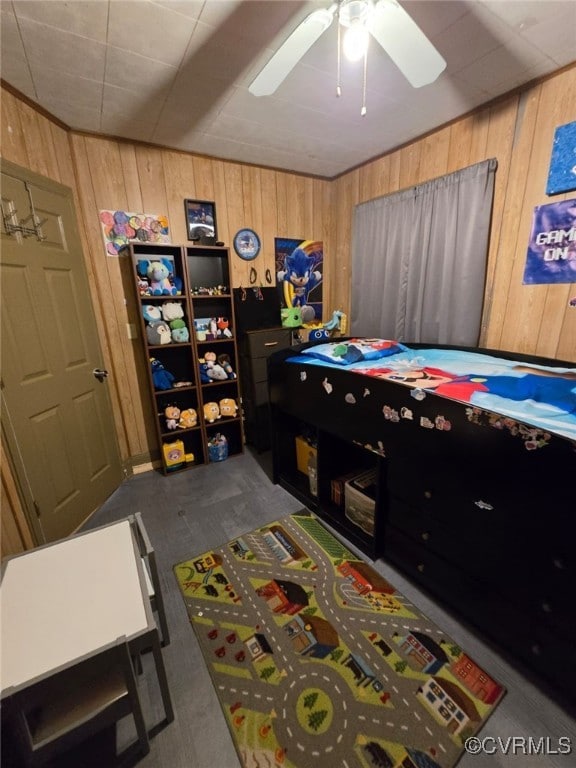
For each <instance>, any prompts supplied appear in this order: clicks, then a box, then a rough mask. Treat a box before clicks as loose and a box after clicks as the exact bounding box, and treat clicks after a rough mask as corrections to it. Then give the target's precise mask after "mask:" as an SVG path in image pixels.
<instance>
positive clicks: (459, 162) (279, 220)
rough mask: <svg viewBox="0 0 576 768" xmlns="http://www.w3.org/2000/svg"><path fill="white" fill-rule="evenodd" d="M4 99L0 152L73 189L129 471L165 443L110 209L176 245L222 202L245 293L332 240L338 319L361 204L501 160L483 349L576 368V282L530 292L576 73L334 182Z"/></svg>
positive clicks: (6, 479)
mask: <svg viewBox="0 0 576 768" xmlns="http://www.w3.org/2000/svg"><path fill="white" fill-rule="evenodd" d="M1 96H2V99H1V109H2V113H1V136H2V146H1V154H2V156H3V157H4V158H6V159H7V160H10V161H12V162H14V163H16V164H18V165H21V166H23V167H25V168H28V169H31V170H33V171H35V172H37V173H40V174H43V175H45V176H47V177H49V178H51V179H54V180H56V181H59V182H61V183H63V184H66V185H68V186H70V187H71V188H72V190H73V192H74V196H75V200H76V206H77V211H78V220H79V229H80V234H81V238H82V242H83V248H84V254H85V258H86V266H87V269H88V273H89V276H90V283H91V290H92V299H93V303H94V308H95V312H96V318H97V323H98V328H99V333H100V340H101V345H102V353H103V365H104V366H105V367H106V368H108V370H110V372H111V379H110V395H111V398H112V405H113V409H114V416H115V420H116V427H117V434H118V443H119V446H120V452H121V456H122V458H123V460H124V461H125V462H126V464H127V465H129V464H131V463H132V464H138V463H140V462H146V461H147V460H149V457H150V452H151V450H152V449H153V447H154V444H155V437H154V434H153V430H152V428H151V425H152V419H151V418H150V408H151V406H150V403H149V401H148V397H147V394H146V391H145V387H144V385H143V382H144V381H145V377H144V376H143V366H144V365H145V360H144V358H143V355H142V351H141V345H140V341H139V339H135V340H132V339H129V338H128V335H129V334H128V325H134V326H135V328H138V325H137V315H136V305H135V300H134V298H133V295H132V282H131V281H132V275H131V267H130V265H129V263H128V260H127V259H126V258H125V257H120V258H112V257H108V256H106V253H105V249H104V245H103V240H102V234H101V231H100V225H99V221H98V212H99V211H100V210H101V209H116V208H120V209H124V210H136V211H144V212H151V213H157V214H162V213H164V214H166V215H167V216H168V218H169V221H170V228H171V235H172V241H173V242H175V243H178V242H181V243H186V229H185V219H184V204H183V200H184V199H185V198H193V199H201V200H214V202H215V203H216V213H217V221H218V236H219V238H220V239H222V240H223V241H224V242H225V243H227V244H231V242H232V237H233V236H234V234H235V232H236V231H237V230H238V229H240V228H241V227H252V228H253V229H255V230H256V231H257V232H258V233H259V234H260V236H261V238H262V244H263V248H262V252H261V254H260V255H259V257H258V258H257V260H256V261H255V262H251V263H247V262H244V261H242V260H240V259H238V258H236V257H234V256H233V257H232V268H233V272H232V282H233V285H234V286H240V285H248V283H249V274H248V273H249V270H250V267H251V266H254V267H255V268H256V269H257V272H258V279H259V281H262V282H264V276H265V271H266V269H270V271H271V272H272V274H274V238H275V237H294V238H299V237H305V238H310V239H318V240H322V241H323V242H324V252H325V273H324V275H325V282H324V306H325V313H326V316H327V317H329V316H330V314H331V312H332V310H334V309H336V308H339V309H342V310H344V311H345V312H347V313H348V314H349V313H350V287H351V279H352V264H351V256H350V242H351V228H352V218H353V211H354V206H355V205H357V204H358V203H360V202H363V201H366V200H369V199H372V198H375V197H378V196H381V195H384V194H387V193H389V192H394V191H397V190H399V189H403V188H405V187H407V186H410V185H413V184H418V183H421V182H424V181H427V180H429V179H432V178H435V177H437V176H441V175H442V174H445V173H449V172H451V171H454V170H457V169H459V168H463V167H465V166H467V165H470V164H473V163H476V162H479V161H481V160H484V159H486V158H489V157H495V158H497V160H498V170H497V173H496V190H495V199H494V213H493V222H492V235H491V241H490V254H489V266H488V275H487V283H486V299H485V309H484V315H483V322H482V338H481V344H482V345H483V346H488V347H493V348H496V349H506V350H510V351H518V352H524V353H528V354H530V353H532V354H539V355H546V356H549V357H557V358H560V359H566V360H576V308H569V307H568V302H569V299H570V298H571V297H573V296H574V295H576V286H575V285H564V284H563V285H550V286H545V285H541V286H540V285H538V286H523V285H522V274H523V269H524V262H525V257H526V247H527V241H528V236H529V233H530V225H531V217H532V210H533V208H534V206H535V205H540V204H542V203H546V202H550V200H551V199H550V198H547V197H546V195H545V192H544V190H545V186H546V177H547V173H548V165H549V161H550V151H551V147H552V141H553V135H554V129H555V128H556V127H557V126H558V125H563V124H565V123H567V122H570V121H572V120H574V119H576V66H574V67H572V68H569V69H567V70H564V71H562V72H559V73H557V74H556V75H555V76H553V77H551V78H549V79H548V80H546V81H544V82H542V83H540V84H538V85H535V86H533V87H531V88H529V89H527V90H525V91H524V92H523V93H521V94H519V95H515V96H513V97H509V98H508V99H505V100H503V101H501V102H499V103H498V104H496V105H493V106H491V107H486V108H484V109H482V110H479V111H477V112H475V113H474V114H473V115H471V116H468V117H465V118H463V119H461V120H458V121H456V122H454V123H453V124H451V125H450V126H447V127H444V128H441V129H439V130H437V131H435V132H433V133H431V134H430V135H428V136H426V137H424V138H422V139H420V140H418V141H414V142H412V143H411V144H409V145H406V146H405V147H403V148H401V149H399V150H397V151H396V152H392V153H390V154H388V155H387V156H385V157H382V158H380V159H378V160H374V161H372V162H370V163H367V164H366V165H364V166H362V167H361V168H358V169H356V170H354V171H351V172H350V173H347V174H345V175H343V176H341V177H340V178H338V179H336V180H333V181H325V180H324V181H323V180H319V179H313V178H309V177H305V176H301V175H298V174H292V173H285V172H281V171H273V170H268V169H264V168H257V167H253V166H245V165H242V164H240V163H232V162H226V161H221V160H215V159H210V158H205V157H198V156H194V155H189V154H186V153H182V152H176V151H169V150H163V149H159V148H153V147H148V146H142V145H136V144H131V143H128V142H122V141H114V140H109V139H103V138H97V137H94V136H86V135H83V134H77V133H73V132H67V131H66V130H65V129H64V128H62V127H60V126H59V125H57V124H56V123H54V122H53V121H51V120H50V119H48V118H46V117H44V116H43V115H42V114H40V112H38V111H37V110H35V109H34V108H33V107H31V106H29V105H28V104H26V103H25V102H24V101H21V100H20V99H18V98H17V97H16V96H14V95H13V94H12V93H10V92H8V91H6V90H5V89H2V93H1ZM572 195H573V196H574V193H572ZM569 196H570V195H566V196H562V195H559V196H555V197H554V198H552V200H561V199H564V198H565V197H569ZM2 483H3V487H4V488H8V487H9V488H13V485H14V483H13V479H12V477H11V475H10V471H9V468H8V467H7V464H6V462H5V461H3V462H2ZM3 497H4V498H3V500H4V501H5V502H6V501H7V500H6V497H5V495H4V494H3ZM10 498H11V499H13V498H14V493H11V497H10ZM3 506H6V504H4V505H3ZM8 506H10V505H9V504H8ZM4 513H5V510H3V512H2V514H3V515H4ZM20 518H21V514H20V515H19V517H18V519H20ZM12 529H13V527H12V526H11V530H12ZM26 545H27V542H26V541H24V540H23V541H22V546H23V547H25V546H26Z"/></svg>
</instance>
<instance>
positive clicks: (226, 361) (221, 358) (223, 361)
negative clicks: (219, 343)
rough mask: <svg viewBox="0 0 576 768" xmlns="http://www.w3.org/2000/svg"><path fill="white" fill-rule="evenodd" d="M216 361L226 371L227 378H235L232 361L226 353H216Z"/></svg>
mask: <svg viewBox="0 0 576 768" xmlns="http://www.w3.org/2000/svg"><path fill="white" fill-rule="evenodd" d="M218 363H219V365H220V366H221V367H222V369H223V370H224V372H225V373H226V378H227V379H235V378H236V374H235V373H234V371H233V369H232V362H231V360H230V355H227V354H225V353H223V354H221V355H218Z"/></svg>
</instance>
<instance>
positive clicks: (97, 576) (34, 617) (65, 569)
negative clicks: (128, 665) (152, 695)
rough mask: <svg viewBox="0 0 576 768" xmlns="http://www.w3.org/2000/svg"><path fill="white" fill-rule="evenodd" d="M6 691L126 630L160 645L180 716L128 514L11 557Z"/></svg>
mask: <svg viewBox="0 0 576 768" xmlns="http://www.w3.org/2000/svg"><path fill="white" fill-rule="evenodd" d="M0 620H1V630H0V639H1V644H0V686H1V697H2V698H4V697H5V696H9V695H10V694H11V693H13V692H14V691H15V690H18V689H21V688H23V687H26V686H28V685H31V684H32V683H34V682H36V681H38V680H40V679H42V678H44V677H47V676H49V675H50V674H52V673H54V672H55V671H56V670H59V669H61V668H65V667H69V666H72V665H73V664H74V663H76V662H78V661H79V660H80V659H82V658H85V657H86V656H90V655H94V654H97V653H98V650H99V649H100V648H103V647H104V646H106V645H108V644H110V643H112V642H114V641H115V640H116V639H117V638H118V637H121V636H125V637H126V639H127V641H128V643H129V644H130V647H131V648H132V649H133V650H134V652H135V653H137V652H140V651H142V650H145V649H147V648H150V649H152V651H153V654H154V661H155V664H156V672H157V675H158V682H159V685H160V691H161V694H162V699H163V703H164V710H165V714H166V719H167V721H168V722H170V721H171V720H173V719H174V713H173V709H172V703H171V699H170V693H169V690H168V683H167V679H166V671H165V668H164V662H163V659H162V654H161V650H160V642H159V637H158V630H157V627H156V624H155V621H154V618H153V614H152V610H151V607H150V601H149V598H148V591H147V588H146V583H145V579H144V572H143V567H142V562H141V559H140V556H139V553H138V551H137V548H136V543H135V541H134V537H133V535H132V529H131V527H130V523H129V521H128V520H121V521H120V522H117V523H113V524H111V525H107V526H103V527H101V528H96V529H94V530H92V531H87V532H85V533H81V534H77V535H75V536H71V537H69V538H67V539H63V540H61V541H58V542H55V543H53V544H48V545H46V546H43V547H39V548H37V549H33V550H30V551H28V552H24V553H23V554H21V555H16V556H14V557H11V558H8V559H7V560H6V561H5V562H4V563H3V567H2V583H1V586H0Z"/></svg>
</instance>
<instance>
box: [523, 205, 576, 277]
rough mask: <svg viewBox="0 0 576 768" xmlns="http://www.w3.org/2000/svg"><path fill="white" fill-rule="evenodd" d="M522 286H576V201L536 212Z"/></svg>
mask: <svg viewBox="0 0 576 768" xmlns="http://www.w3.org/2000/svg"><path fill="white" fill-rule="evenodd" d="M522 282H523V284H524V285H535V284H541V283H574V282H576V199H572V200H562V201H561V202H558V203H548V204H547V205H537V206H536V207H535V208H534V217H533V219H532V231H531V233H530V242H529V244H528V255H527V258H526V266H525V269H524V279H523V281H522Z"/></svg>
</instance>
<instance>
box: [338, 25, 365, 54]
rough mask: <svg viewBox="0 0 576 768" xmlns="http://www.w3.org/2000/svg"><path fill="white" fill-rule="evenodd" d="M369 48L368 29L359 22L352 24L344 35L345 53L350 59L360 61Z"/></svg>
mask: <svg viewBox="0 0 576 768" xmlns="http://www.w3.org/2000/svg"><path fill="white" fill-rule="evenodd" d="M367 50H368V30H367V29H366V27H365V26H364V24H361V23H359V22H357V23H355V24H352V25H351V26H350V27H348V29H347V30H346V34H345V35H344V55H345V56H346V58H347V59H348V61H359V60H360V59H361V58H363V57H364V55H365V53H366V51H367Z"/></svg>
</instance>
